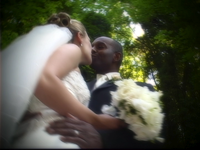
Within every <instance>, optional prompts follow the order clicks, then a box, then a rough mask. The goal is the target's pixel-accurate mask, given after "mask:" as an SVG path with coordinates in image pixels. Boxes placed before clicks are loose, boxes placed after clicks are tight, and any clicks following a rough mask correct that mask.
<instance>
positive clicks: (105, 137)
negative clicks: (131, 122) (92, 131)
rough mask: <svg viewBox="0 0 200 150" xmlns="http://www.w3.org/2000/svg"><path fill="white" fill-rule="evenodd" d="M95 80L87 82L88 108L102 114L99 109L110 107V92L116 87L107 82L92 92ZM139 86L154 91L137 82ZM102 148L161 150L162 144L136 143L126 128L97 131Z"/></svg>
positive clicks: (149, 86)
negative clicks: (154, 149)
mask: <svg viewBox="0 0 200 150" xmlns="http://www.w3.org/2000/svg"><path fill="white" fill-rule="evenodd" d="M95 82H96V79H95V80H93V81H91V82H88V83H87V85H88V88H89V89H90V92H91V99H90V102H89V108H90V109H91V110H92V111H94V112H95V113H97V114H102V112H101V107H102V106H103V105H110V102H111V95H110V91H116V89H117V86H116V85H115V84H114V83H113V82H112V81H107V82H106V83H104V84H102V85H101V86H100V87H98V88H97V89H95V90H93V87H94V84H95ZM137 84H138V85H140V86H147V87H148V88H149V89H150V90H151V91H155V90H154V88H153V86H152V85H150V84H147V83H143V82H137ZM99 133H100V135H101V138H102V142H103V147H104V148H141V149H142V148H145V149H149V148H162V145H163V144H160V143H158V142H157V143H156V144H153V143H151V142H144V141H137V140H135V139H134V133H133V132H132V131H130V130H129V129H127V128H122V129H117V130H101V131H99Z"/></svg>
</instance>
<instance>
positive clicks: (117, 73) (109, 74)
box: [96, 72, 121, 80]
mask: <svg viewBox="0 0 200 150" xmlns="http://www.w3.org/2000/svg"><path fill="white" fill-rule="evenodd" d="M113 75H114V76H119V77H121V76H120V73H119V72H109V73H106V74H97V76H96V78H97V80H98V79H100V78H101V77H103V76H106V77H107V78H108V80H111V79H112V76H113Z"/></svg>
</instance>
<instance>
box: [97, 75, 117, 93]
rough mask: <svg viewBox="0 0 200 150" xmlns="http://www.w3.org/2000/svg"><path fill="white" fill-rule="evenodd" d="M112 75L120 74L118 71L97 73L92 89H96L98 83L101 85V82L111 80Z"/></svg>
mask: <svg viewBox="0 0 200 150" xmlns="http://www.w3.org/2000/svg"><path fill="white" fill-rule="evenodd" d="M113 76H119V77H121V76H120V73H119V72H109V73H107V74H104V75H103V74H97V77H96V79H97V81H96V83H95V85H94V89H96V88H97V87H99V86H100V85H102V84H103V83H105V82H106V81H108V80H111V79H112V77H113Z"/></svg>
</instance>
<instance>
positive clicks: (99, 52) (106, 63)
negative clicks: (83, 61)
mask: <svg viewBox="0 0 200 150" xmlns="http://www.w3.org/2000/svg"><path fill="white" fill-rule="evenodd" d="M113 58H114V51H113V40H112V39H111V38H108V37H99V38H97V39H95V40H94V42H92V64H91V67H92V68H93V69H94V70H96V72H97V73H101V74H104V73H107V72H109V71H110V68H111V66H112V62H113Z"/></svg>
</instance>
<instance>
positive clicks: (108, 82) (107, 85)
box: [91, 80, 113, 93]
mask: <svg viewBox="0 0 200 150" xmlns="http://www.w3.org/2000/svg"><path fill="white" fill-rule="evenodd" d="M94 84H95V82H94ZM112 85H113V84H112V81H110V80H109V81H106V82H105V83H103V84H102V85H100V86H99V87H97V88H96V89H94V90H93V89H92V90H91V93H92V92H94V91H97V90H99V89H103V88H106V87H110V86H112ZM93 87H94V85H93Z"/></svg>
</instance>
